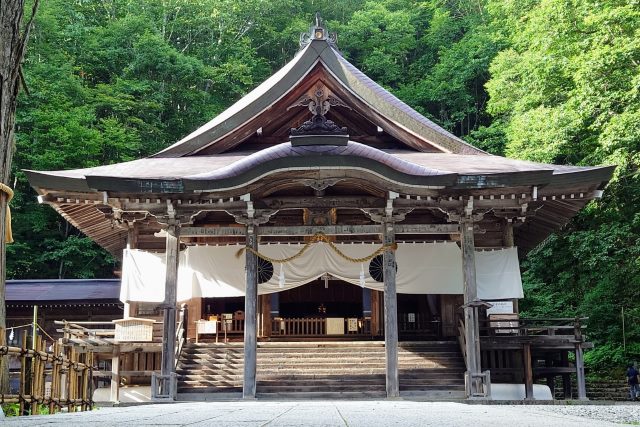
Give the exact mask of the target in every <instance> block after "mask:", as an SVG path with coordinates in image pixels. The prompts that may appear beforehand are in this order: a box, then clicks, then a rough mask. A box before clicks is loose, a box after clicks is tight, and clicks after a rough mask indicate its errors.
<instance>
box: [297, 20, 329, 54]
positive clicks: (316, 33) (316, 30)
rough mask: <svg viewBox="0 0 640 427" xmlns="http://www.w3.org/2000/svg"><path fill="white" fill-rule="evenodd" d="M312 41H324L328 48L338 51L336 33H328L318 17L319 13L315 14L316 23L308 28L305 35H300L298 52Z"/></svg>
mask: <svg viewBox="0 0 640 427" xmlns="http://www.w3.org/2000/svg"><path fill="white" fill-rule="evenodd" d="M312 40H324V41H326V42H327V43H328V44H329V46H331V47H332V48H334V49H336V50H338V36H337V34H336V33H330V32H329V30H328V29H327V27H326V26H325V25H324V21H323V20H322V18H321V17H320V12H316V22H315V24H314V25H312V26H311V27H309V31H308V32H306V33H300V50H302V49H304V48H305V47H307V45H308V44H309V43H311V41H312Z"/></svg>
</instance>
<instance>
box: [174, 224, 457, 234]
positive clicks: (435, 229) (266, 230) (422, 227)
mask: <svg viewBox="0 0 640 427" xmlns="http://www.w3.org/2000/svg"><path fill="white" fill-rule="evenodd" d="M459 232H460V227H459V226H458V224H402V225H396V230H395V233H396V234H457V233H459ZM245 233H246V228H244V227H182V229H181V230H180V236H181V237H203V236H244V235H245ZM316 233H323V234H326V235H328V236H349V235H364V234H377V235H379V234H382V233H381V231H380V226H379V225H325V226H312V225H309V226H307V225H301V226H291V227H286V226H261V227H260V235H261V236H312V235H314V234H316Z"/></svg>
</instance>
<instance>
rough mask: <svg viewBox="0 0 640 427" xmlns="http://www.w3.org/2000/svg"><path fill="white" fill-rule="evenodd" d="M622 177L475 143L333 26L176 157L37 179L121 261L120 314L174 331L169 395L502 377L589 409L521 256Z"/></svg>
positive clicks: (441, 388) (577, 339)
mask: <svg viewBox="0 0 640 427" xmlns="http://www.w3.org/2000/svg"><path fill="white" fill-rule="evenodd" d="M452 72H454V71H453V70H452ZM612 171H613V167H578V166H557V165H549V164H542V163H534V162H529V161H522V160H515V159H509V158H504V157H500V156H495V155H490V154H488V153H486V152H484V151H482V150H480V149H478V148H475V147H473V146H472V145H470V144H468V143H466V142H464V141H463V140H462V139H460V138H458V137H456V136H455V135H453V134H451V133H450V132H448V131H446V130H445V129H443V128H441V127H440V126H438V125H436V124H435V123H433V122H432V121H430V120H429V119H427V118H425V117H424V116H422V115H421V114H419V113H418V112H416V111H415V110H413V109H412V108H411V107H409V106H408V105H407V104H405V103H403V102H402V101H401V100H399V99H398V98H396V97H395V96H394V95H392V94H391V93H390V92H388V91H387V90H385V89H384V88H383V87H381V86H380V85H378V84H377V83H376V82H374V81H373V80H371V79H370V78H369V77H367V76H366V75H365V74H363V73H362V72H361V71H360V70H358V69H357V68H356V67H355V66H354V65H352V64H351V63H349V61H347V60H346V59H345V58H344V57H343V56H342V54H341V53H340V51H339V49H338V47H337V46H336V43H335V37H334V35H332V34H329V33H328V32H327V29H326V28H325V26H324V25H323V24H322V23H321V22H320V21H319V20H318V21H317V22H316V25H314V26H313V27H312V28H311V29H310V31H309V33H305V34H304V35H303V37H302V38H301V48H300V51H299V52H298V53H297V54H296V56H295V57H294V58H293V59H292V60H291V61H290V62H289V63H287V64H286V65H285V66H284V67H283V68H282V69H280V70H279V71H277V72H276V73H275V74H274V75H272V76H271V77H270V78H268V79H267V80H266V81H264V82H263V83H262V84H260V85H259V86H258V87H256V88H255V89H254V90H253V91H251V92H250V93H249V94H247V95H246V96H244V97H243V98H242V99H240V100H239V101H238V102H236V103H235V104H233V105H232V106H231V107H229V108H228V109H227V110H225V111H224V112H222V113H221V114H219V115H218V116H217V117H215V118H213V120H211V121H210V122H209V123H206V124H204V125H203V126H202V127H200V128H198V129H197V130H195V131H194V132H192V133H191V134H189V135H187V136H185V137H184V138H183V139H182V140H180V141H178V142H176V143H175V144H173V145H172V146H170V147H167V148H166V149H164V150H163V151H161V152H159V153H157V154H155V155H152V156H150V157H147V158H143V159H139V160H135V161H131V162H125V163H118V164H112V165H104V166H99V167H93V168H87V169H76V170H63V171H26V173H27V176H28V178H29V181H30V183H31V185H32V186H33V187H34V188H35V189H36V191H37V192H38V194H39V199H40V201H41V202H42V203H46V204H49V205H50V206H52V207H53V208H54V209H55V210H56V211H57V212H59V213H60V214H61V215H62V216H63V217H64V218H65V219H66V220H68V221H69V222H70V223H71V224H73V225H74V226H75V227H77V228H78V229H79V230H81V231H82V232H83V233H85V234H86V235H87V236H89V237H90V238H91V239H93V240H94V241H95V242H97V243H98V244H99V245H101V246H102V247H104V248H105V249H107V250H108V251H109V252H111V253H112V254H114V255H115V256H116V257H118V258H120V259H122V262H123V267H122V288H121V293H120V300H121V301H122V302H123V303H125V318H134V319H138V318H152V319H153V318H157V319H160V318H161V319H162V320H161V321H162V326H163V338H162V342H161V343H159V344H158V345H159V346H160V347H161V348H160V347H159V348H158V351H161V352H162V366H161V369H160V372H159V373H158V374H154V377H153V383H152V384H154V396H155V397H157V398H162V397H165V398H169V399H173V398H176V395H180V394H181V393H188V392H190V393H194V392H198V390H201V391H202V392H207V393H215V392H217V391H228V392H234V393H238V394H239V393H242V395H243V396H244V397H247V398H253V397H255V396H256V395H258V396H260V395H261V394H264V395H270V393H276V394H277V393H278V392H281V393H282V395H288V393H295V392H308V393H320V394H321V393H325V392H326V393H329V392H336V393H337V394H338V395H344V396H346V395H358V393H360V395H363V396H388V397H396V396H399V395H405V394H407V395H411V394H419V393H420V392H424V393H432V394H433V395H437V396H452V397H467V398H490V396H491V386H492V383H493V385H494V386H495V385H497V384H499V383H501V382H504V383H517V384H524V385H525V388H526V397H527V398H532V397H533V394H532V393H533V391H532V390H533V379H534V378H540V377H546V378H547V379H548V381H549V383H550V384H551V382H552V381H553V378H554V377H555V376H562V378H563V379H564V380H565V383H564V387H565V392H567V390H568V391H569V392H570V388H571V384H570V381H571V380H570V375H572V374H577V377H576V378H577V383H578V384H577V385H578V398H581V399H583V398H585V397H586V395H585V390H584V368H583V362H582V352H583V349H585V348H588V347H589V343H588V342H587V340H586V339H585V338H584V337H583V336H582V333H581V325H579V324H574V323H576V322H571V323H570V324H569V325H568V326H567V325H555V324H554V325H550V326H549V327H548V328H546V327H543V328H540V327H536V328H533V327H530V324H527V323H526V322H524V321H523V320H524V319H519V316H518V299H519V298H522V297H523V291H522V282H521V277H520V269H519V257H520V258H522V257H524V256H525V255H526V253H527V252H528V251H530V250H531V249H533V248H535V247H536V246H537V245H538V244H540V243H541V242H543V241H544V239H546V238H547V237H548V236H549V235H550V234H551V233H553V232H554V231H557V230H559V229H560V228H561V227H562V226H563V225H565V224H566V223H567V222H568V221H569V220H570V219H571V218H572V217H573V216H574V215H575V214H576V213H577V212H578V211H579V210H580V209H581V208H582V207H584V206H585V205H586V204H587V203H588V202H589V201H590V200H593V199H594V198H598V197H600V196H601V194H602V190H603V188H604V186H605V185H606V183H607V182H608V180H609V179H610V178H611V175H612ZM181 306H184V308H186V309H187V310H188V311H187V314H186V317H182V323H180V324H179V323H178V319H177V317H178V316H177V312H178V310H179V307H181ZM154 316H156V317H154ZM160 316H162V317H160ZM492 316H493V317H492ZM577 323H579V322H577ZM176 328H183V329H184V335H186V337H184V336H182V335H181V334H180V331H176ZM545 328H546V329H545ZM567 329H568V330H569V333H568V334H567V331H566V330H567ZM541 331H542V332H541ZM177 332H178V333H177ZM176 337H179V338H178V339H176ZM185 338H186V340H185ZM214 341H217V344H216V343H215V342H214ZM70 342H71V341H70ZM134 347H135V346H133V347H131V348H132V349H133V348H134ZM109 348H110V349H112V348H115V347H113V346H110V347H109ZM349 349H351V353H350V352H349ZM356 350H358V351H359V353H357V354H358V356H357V361H355V362H353V361H350V360H351V359H349V354H352V355H353V354H354V352H355V351H356ZM109 351H111V350H109ZM119 351H120V350H119ZM123 351H124V350H123ZM131 351H134V350H131ZM340 351H342V353H340ZM198 352H200V353H198ZM202 352H209V354H210V356H211V357H210V358H209V359H207V358H206V357H200V356H198V357H196V356H193V355H194V354H196V355H197V354H200V355H201V356H202V354H204V353H202ZM569 353H572V354H574V357H575V363H574V364H571V363H569ZM114 354H115V353H114ZM220 355H222V356H220ZM288 355H289V356H288ZM294 355H295V357H294ZM305 358H306V359H309V360H310V362H309V363H310V364H311V365H310V366H312V367H311V368H309V369H310V370H308V371H305V369H306V368H304V366H308V365H305V362H304V359H305ZM230 359H234V360H237V363H236V365H233V366H231V365H229V366H226V365H225V366H226V367H225V366H222V365H221V364H222V363H223V362H221V361H220V360H227V361H228V360H230ZM114 360H117V359H114ZM206 360H209V361H210V366H207V363H209V362H207V361H206ZM545 360H546V361H547V363H546V364H543V362H544V361H545ZM270 361H271V362H273V363H277V364H278V366H276V367H274V366H271V365H269V363H270ZM274 361H275V362H274ZM352 362H353V364H350V363H352ZM363 367H368V368H367V369H363V370H361V371H358V369H361V368H363ZM225 369H227V370H225ZM313 369H316V370H315V371H314V370H313ZM439 369H440V370H439ZM230 370H233V372H231V371H230ZM195 371H197V372H195ZM224 373H227V374H229V375H228V378H227V379H224V378H223V377H224V375H222V374H224ZM349 375H353V378H352V381H351V382H349ZM287 387H288V388H287ZM178 397H179V396H178Z"/></svg>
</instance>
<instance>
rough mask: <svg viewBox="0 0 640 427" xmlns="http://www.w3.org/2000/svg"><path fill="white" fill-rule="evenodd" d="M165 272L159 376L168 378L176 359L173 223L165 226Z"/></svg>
mask: <svg viewBox="0 0 640 427" xmlns="http://www.w3.org/2000/svg"><path fill="white" fill-rule="evenodd" d="M166 231H167V250H166V263H167V272H166V276H165V282H164V286H165V287H164V303H163V307H164V313H163V314H164V315H163V324H164V327H163V328H162V364H161V366H162V367H161V374H162V375H163V376H165V378H168V377H169V376H170V375H171V373H172V372H174V370H175V357H176V294H177V291H178V262H179V261H180V257H179V256H180V226H179V225H177V224H176V223H175V222H173V223H169V225H167V230H166ZM162 384H163V390H161V394H163V395H170V394H171V393H172V392H171V390H169V389H167V387H170V381H168V380H166V381H162Z"/></svg>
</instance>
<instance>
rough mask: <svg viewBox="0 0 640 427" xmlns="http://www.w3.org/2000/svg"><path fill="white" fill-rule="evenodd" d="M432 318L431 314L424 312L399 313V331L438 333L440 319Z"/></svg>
mask: <svg viewBox="0 0 640 427" xmlns="http://www.w3.org/2000/svg"><path fill="white" fill-rule="evenodd" d="M432 319H433V318H432V316H431V315H428V314H424V313H399V314H398V333H399V334H408V335H412V334H413V335H415V334H428V335H438V333H439V329H440V321H437V320H432Z"/></svg>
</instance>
